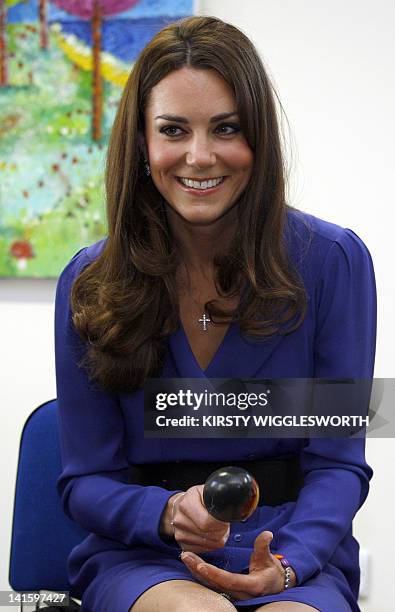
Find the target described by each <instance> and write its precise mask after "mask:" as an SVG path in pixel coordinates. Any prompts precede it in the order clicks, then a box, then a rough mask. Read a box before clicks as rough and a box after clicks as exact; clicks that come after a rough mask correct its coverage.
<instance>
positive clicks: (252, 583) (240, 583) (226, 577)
mask: <svg viewBox="0 0 395 612" xmlns="http://www.w3.org/2000/svg"><path fill="white" fill-rule="evenodd" d="M181 559H182V561H183V562H184V563H185V565H186V566H187V567H188V568H189V570H190V571H191V573H192V574H193V575H194V576H195V577H196V578H198V579H199V580H200V581H205V582H206V583H209V584H210V585H211V586H212V587H213V588H216V589H217V590H220V591H221V590H222V591H225V592H227V593H231V594H232V595H233V596H235V597H236V596H240V598H241V599H247V598H248V597H251V596H254V595H259V594H260V593H262V588H263V586H262V578H261V577H259V576H257V575H252V576H251V575H250V574H235V573H232V572H228V571H226V570H223V569H220V568H219V567H216V566H215V565H211V563H206V562H205V561H203V559H201V558H200V557H199V556H198V555H194V554H192V553H190V552H185V553H182V555H181ZM236 594H237V595H236Z"/></svg>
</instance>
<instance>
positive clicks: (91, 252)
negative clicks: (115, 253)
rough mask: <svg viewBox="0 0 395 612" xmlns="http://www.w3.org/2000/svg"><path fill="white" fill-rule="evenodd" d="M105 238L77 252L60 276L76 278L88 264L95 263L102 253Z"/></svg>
mask: <svg viewBox="0 0 395 612" xmlns="http://www.w3.org/2000/svg"><path fill="white" fill-rule="evenodd" d="M106 241H107V238H103V239H102V240H98V241H97V242H95V243H93V244H91V245H89V246H85V247H82V248H81V249H79V251H77V252H76V253H75V254H74V255H73V256H72V258H71V259H70V260H69V261H68V262H67V264H66V266H65V267H64V268H63V270H62V272H61V276H70V275H71V276H78V274H80V273H81V272H82V270H83V269H84V268H85V267H86V266H88V265H89V264H90V263H92V262H93V261H95V259H97V258H98V257H99V255H101V253H102V252H103V249H104V247H105V244H106Z"/></svg>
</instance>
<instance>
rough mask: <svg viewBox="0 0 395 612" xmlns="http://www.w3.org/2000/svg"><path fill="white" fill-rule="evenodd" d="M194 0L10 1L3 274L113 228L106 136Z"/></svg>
mask: <svg viewBox="0 0 395 612" xmlns="http://www.w3.org/2000/svg"><path fill="white" fill-rule="evenodd" d="M195 11H196V2H195V1H194V0H53V2H48V1H47V0H22V1H21V0H0V276H1V277H30V278H32V277H41V278H42V277H47V278H48V277H57V276H58V275H59V273H60V271H61V270H62V268H63V267H64V266H65V264H66V263H67V261H68V260H69V259H70V257H71V256H72V255H73V254H74V253H75V252H76V251H78V250H79V249H80V248H81V247H83V246H85V245H88V244H91V243H93V242H95V241H96V240H100V239H101V238H103V237H104V236H105V235H106V221H105V201H104V185H103V171H104V164H105V153H106V144H107V141H108V137H109V133H110V130H111V126H112V123H113V120H114V116H115V112H116V108H117V105H118V102H119V98H120V95H121V92H122V88H123V86H124V84H125V82H126V79H127V77H128V74H129V72H130V69H131V67H132V66H133V62H134V61H135V59H136V57H137V56H138V54H139V52H140V51H141V49H142V48H143V47H144V46H145V45H146V43H147V42H148V41H149V40H150V39H151V38H152V37H153V36H154V35H155V34H156V32H158V31H159V30H160V29H161V28H162V27H163V26H164V25H166V24H168V23H171V22H173V21H176V20H177V19H180V18H181V17H185V16H187V15H192V14H194V12H195Z"/></svg>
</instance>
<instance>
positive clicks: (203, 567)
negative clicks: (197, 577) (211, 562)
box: [196, 563, 208, 576]
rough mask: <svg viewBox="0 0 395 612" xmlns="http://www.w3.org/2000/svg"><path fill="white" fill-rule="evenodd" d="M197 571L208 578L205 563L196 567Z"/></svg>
mask: <svg viewBox="0 0 395 612" xmlns="http://www.w3.org/2000/svg"><path fill="white" fill-rule="evenodd" d="M196 569H197V571H198V572H200V573H201V574H203V575H204V576H207V573H208V572H207V567H206V566H205V565H203V563H199V565H198V566H197V567H196Z"/></svg>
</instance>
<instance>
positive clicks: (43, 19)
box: [38, 0, 48, 49]
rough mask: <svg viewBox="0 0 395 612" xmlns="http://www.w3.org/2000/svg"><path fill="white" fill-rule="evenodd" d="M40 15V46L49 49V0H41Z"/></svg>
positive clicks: (39, 5)
mask: <svg viewBox="0 0 395 612" xmlns="http://www.w3.org/2000/svg"><path fill="white" fill-rule="evenodd" d="M38 17H39V21H40V47H41V49H48V22H47V0H40V1H39V4H38Z"/></svg>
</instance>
